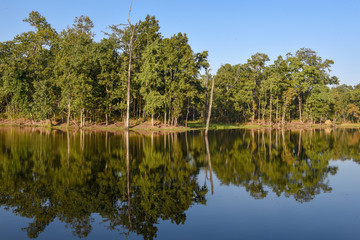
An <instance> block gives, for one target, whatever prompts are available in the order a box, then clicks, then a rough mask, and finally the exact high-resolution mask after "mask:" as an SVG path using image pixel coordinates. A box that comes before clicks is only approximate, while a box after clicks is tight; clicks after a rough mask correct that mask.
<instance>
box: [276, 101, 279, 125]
mask: <svg viewBox="0 0 360 240" xmlns="http://www.w3.org/2000/svg"><path fill="white" fill-rule="evenodd" d="M278 122H279V99H278V98H276V123H278Z"/></svg>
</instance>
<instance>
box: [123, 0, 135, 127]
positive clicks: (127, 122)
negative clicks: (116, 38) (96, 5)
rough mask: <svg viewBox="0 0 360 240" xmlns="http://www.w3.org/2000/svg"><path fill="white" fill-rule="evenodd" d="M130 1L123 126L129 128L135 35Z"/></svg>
mask: <svg viewBox="0 0 360 240" xmlns="http://www.w3.org/2000/svg"><path fill="white" fill-rule="evenodd" d="M131 6H132V1H131V4H130V10H129V16H128V23H129V28H130V31H131V37H130V43H129V68H128V81H127V98H126V99H127V103H126V121H125V128H126V129H128V128H129V119H130V81H131V59H132V51H133V43H134V35H135V27H133V25H132V24H131V21H130V13H131Z"/></svg>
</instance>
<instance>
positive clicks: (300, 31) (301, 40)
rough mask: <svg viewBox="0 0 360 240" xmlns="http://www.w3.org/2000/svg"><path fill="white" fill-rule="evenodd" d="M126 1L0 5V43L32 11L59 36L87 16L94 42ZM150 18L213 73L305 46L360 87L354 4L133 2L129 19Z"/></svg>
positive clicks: (122, 17)
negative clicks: (182, 37)
mask: <svg viewBox="0 0 360 240" xmlns="http://www.w3.org/2000/svg"><path fill="white" fill-rule="evenodd" d="M129 4H130V0H117V1H115V0H111V1H106V0H103V1H92V0H72V1H69V0H62V1H55V0H0V9H1V14H0V41H7V40H11V39H12V38H13V37H14V36H15V35H16V34H19V33H21V32H24V31H28V30H31V28H30V27H29V25H28V24H27V23H25V22H22V19H24V18H25V17H27V16H28V14H29V12H31V11H33V10H36V11H39V12H40V14H42V15H43V16H45V17H46V19H47V21H48V22H49V23H50V24H51V25H52V26H53V27H54V28H55V29H56V30H58V31H60V30H62V29H64V28H66V27H67V26H68V25H71V24H72V23H73V20H74V18H75V17H76V16H80V15H88V16H89V17H90V18H91V19H92V20H93V22H94V24H95V29H94V31H95V33H96V40H99V39H101V38H102V37H103V34H102V32H101V31H106V28H107V26H109V25H112V24H119V23H126V21H127V14H128V10H129ZM147 14H150V15H155V16H156V18H157V19H158V20H159V23H160V27H161V29H160V31H161V33H162V35H163V36H165V37H170V36H171V35H173V34H175V33H178V32H183V33H186V34H187V35H188V37H189V42H190V44H191V46H192V48H193V50H194V52H200V51H204V50H208V51H209V60H210V64H211V66H212V69H213V73H215V71H216V70H217V69H218V68H219V67H220V66H221V64H225V63H230V64H237V63H244V62H246V60H247V59H248V58H249V57H250V56H251V55H252V54H255V53H256V52H262V53H266V54H268V55H269V57H270V59H271V61H273V60H275V59H276V58H277V56H279V55H283V56H284V55H285V54H286V53H287V52H293V53H294V52H296V50H298V49H299V48H302V47H306V48H311V49H313V50H315V51H316V52H318V55H319V56H321V57H322V58H323V59H326V58H328V59H332V60H334V61H335V64H334V66H333V68H332V69H333V71H332V74H334V75H336V76H338V77H339V79H340V83H345V84H350V85H356V84H359V83H360V72H359V69H360V64H359V61H358V59H359V57H360V0H326V1H323V0H301V1H300V0H299V1H295V0H237V1H236V0H220V1H219V0H218V1H213V0H178V1H171V0H134V3H133V11H132V15H131V19H132V21H133V22H137V21H138V20H143V19H144V18H145V16H146V15H147Z"/></svg>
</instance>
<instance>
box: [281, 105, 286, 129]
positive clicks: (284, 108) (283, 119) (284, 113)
mask: <svg viewBox="0 0 360 240" xmlns="http://www.w3.org/2000/svg"><path fill="white" fill-rule="evenodd" d="M285 115H286V106H285V104H284V107H283V116H282V124H285Z"/></svg>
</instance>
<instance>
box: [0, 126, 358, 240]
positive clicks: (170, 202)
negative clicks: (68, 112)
mask: <svg viewBox="0 0 360 240" xmlns="http://www.w3.org/2000/svg"><path fill="white" fill-rule="evenodd" d="M359 185H360V132H359V131H358V130H351V129H348V130H345V129H336V130H327V131H325V130H322V131H318V130H316V131H315V130H312V131H270V130H224V131H212V132H209V136H208V138H205V137H204V135H203V133H202V132H199V131H194V132H187V133H165V134H157V133H153V134H151V133H149V134H146V135H141V134H138V133H131V132H130V133H128V134H126V133H94V132H80V131H79V132H61V131H44V130H43V131H40V130H34V129H16V128H13V129H0V205H1V207H0V231H1V239H28V238H37V239H78V238H86V239H126V238H127V239H143V238H144V239H155V238H158V239H186V238H187V239H359V238H360V207H359V206H360V205H359V203H360V186H359Z"/></svg>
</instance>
